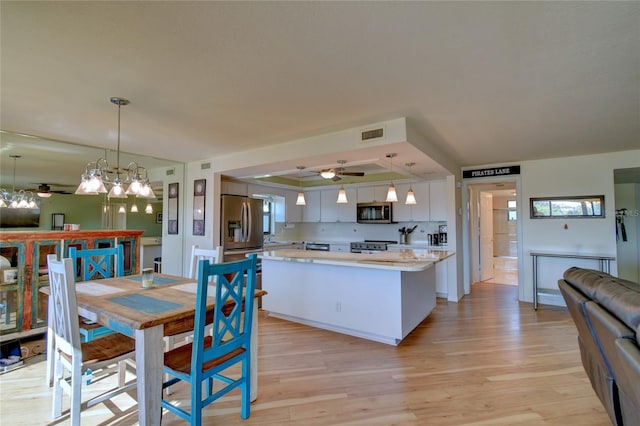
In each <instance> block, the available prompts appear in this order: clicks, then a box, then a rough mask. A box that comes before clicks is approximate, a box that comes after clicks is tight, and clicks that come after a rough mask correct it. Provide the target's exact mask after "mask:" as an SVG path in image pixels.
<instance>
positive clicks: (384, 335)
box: [259, 250, 453, 345]
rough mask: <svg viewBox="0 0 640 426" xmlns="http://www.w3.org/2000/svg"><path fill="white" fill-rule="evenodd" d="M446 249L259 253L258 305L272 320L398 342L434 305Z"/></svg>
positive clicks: (446, 254)
mask: <svg viewBox="0 0 640 426" xmlns="http://www.w3.org/2000/svg"><path fill="white" fill-rule="evenodd" d="M451 255H453V253H452V252H442V251H438V252H435V251H434V252H431V251H425V250H422V251H415V252H414V251H413V250H403V251H400V252H378V253H371V254H365V253H343V252H320V251H303V250H274V251H265V252H264V253H262V255H260V256H259V257H261V258H262V288H263V289H264V290H266V291H267V293H268V294H269V296H268V297H265V298H264V300H263V306H262V308H263V309H264V310H265V311H268V314H269V315H271V316H274V317H277V318H282V319H286V320H289V321H294V322H299V323H302V324H307V325H310V326H314V327H318V328H323V329H327V330H332V331H336V332H340V333H344V334H349V335H352V336H357V337H362V338H365V339H370V340H374V341H377V342H382V343H387V344H391V345H398V344H399V343H400V342H401V341H402V340H403V339H404V338H405V337H406V336H407V335H408V334H409V333H410V332H411V331H412V330H413V329H414V328H415V327H416V326H418V324H420V323H421V322H422V321H423V320H424V319H425V318H426V317H427V316H428V315H429V313H431V311H432V310H433V308H434V307H435V305H436V289H435V268H434V267H433V266H434V265H435V263H437V262H439V261H441V260H443V259H445V258H447V257H449V256H451Z"/></svg>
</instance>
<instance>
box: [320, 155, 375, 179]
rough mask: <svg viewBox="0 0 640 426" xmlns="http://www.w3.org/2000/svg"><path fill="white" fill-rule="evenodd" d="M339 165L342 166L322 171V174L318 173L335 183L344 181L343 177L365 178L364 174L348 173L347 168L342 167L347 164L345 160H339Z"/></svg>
mask: <svg viewBox="0 0 640 426" xmlns="http://www.w3.org/2000/svg"><path fill="white" fill-rule="evenodd" d="M337 163H338V164H340V167H335V168H330V169H322V170H320V172H318V174H319V175H320V176H321V177H322V178H324V179H331V180H333V181H334V182H337V181H339V180H340V179H342V176H364V172H348V171H346V170H345V168H344V167H342V166H344V164H345V163H346V161H345V160H338V161H337Z"/></svg>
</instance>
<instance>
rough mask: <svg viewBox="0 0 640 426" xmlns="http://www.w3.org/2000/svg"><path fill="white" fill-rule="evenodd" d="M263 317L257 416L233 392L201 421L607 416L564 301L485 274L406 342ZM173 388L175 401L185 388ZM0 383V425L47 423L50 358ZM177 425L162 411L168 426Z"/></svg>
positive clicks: (555, 421) (96, 419)
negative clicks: (547, 300)
mask: <svg viewBox="0 0 640 426" xmlns="http://www.w3.org/2000/svg"><path fill="white" fill-rule="evenodd" d="M263 315H264V314H262V315H261V318H260V328H259V333H260V334H259V345H260V349H259V354H260V356H259V371H260V374H259V393H258V400H257V401H256V402H255V403H253V404H252V409H251V417H250V418H249V419H248V420H246V421H242V419H241V417H240V413H239V404H240V403H239V394H238V393H233V394H231V395H230V396H229V397H227V398H226V400H222V401H220V402H217V403H214V404H213V405H210V406H209V407H208V408H207V409H206V411H205V416H206V417H205V421H204V422H203V424H207V425H209V424H211V425H213V424H218V425H234V424H246V425H270V426H272V425H273V426H275V425H297V426H298V425H305V426H314V425H323V426H324V425H362V426H365V425H366V426H371V425H374V426H375V425H456V426H460V425H475V426H480V425H491V426H495V425H528V426H529V425H534V426H535V425H546V426H548V425H562V426H565V425H594V426H595V425H610V424H611V423H610V422H609V420H608V417H607V415H606V413H605V411H604V409H603V407H602V405H601V404H600V401H599V400H598V399H597V397H596V396H595V393H594V392H593V390H592V389H591V385H590V384H589V381H588V379H587V377H586V375H585V373H584V370H583V368H582V365H581V363H580V354H579V352H578V344H577V339H576V329H575V326H574V324H573V322H572V321H571V319H570V317H569V314H568V312H567V310H566V309H564V308H558V307H552V306H547V305H541V306H540V308H539V309H538V311H534V310H533V309H532V305H531V304H530V303H519V302H518V301H517V287H514V286H508V285H496V284H488V283H482V284H480V285H474V286H473V287H472V294H471V295H469V296H466V297H465V298H464V299H463V300H462V302H460V303H457V304H456V303H449V302H447V301H445V300H442V299H438V304H437V307H436V308H435V310H434V311H433V313H432V314H431V315H430V316H429V318H427V319H426V320H425V321H424V322H423V323H422V324H421V325H420V326H419V327H418V328H417V329H416V330H414V331H413V332H412V333H411V334H410V335H409V336H408V338H407V339H406V340H405V341H404V342H403V343H402V344H401V345H399V346H398V347H393V346H388V345H384V344H381V343H374V342H369V341H367V340H363V339H358V338H355V337H349V336H344V335H341V334H336V333H332V332H329V331H323V330H318V329H314V328H309V327H306V326H302V325H298V324H294V323H289V322H286V321H282V320H278V319H274V318H265V317H264V316H263ZM99 386H100V385H91V386H89V387H88V388H86V389H88V390H92V389H93V388H94V387H96V389H97V387H99ZM84 390H85V389H83V392H84ZM176 391H177V392H176V393H174V394H173V395H172V397H173V398H174V399H182V398H184V397H186V395H187V393H186V389H184V388H180V387H177V388H176ZM0 392H1V398H0V404H1V405H0V424H3V425H12V426H16V425H44V424H50V423H49V422H50V419H49V413H50V406H51V391H50V390H49V388H48V387H46V386H45V384H44V362H35V363H34V362H32V363H29V365H27V366H25V367H24V368H21V369H19V370H16V371H13V372H10V373H7V374H4V375H2V376H0ZM234 392H235V391H234ZM65 404H68V400H65ZM185 404H188V403H187V402H186V401H185ZM135 409H136V405H135V400H134V399H133V398H131V397H129V396H127V395H125V396H121V399H118V400H117V401H115V404H112V403H109V405H108V406H105V405H99V406H96V407H93V408H92V409H90V410H89V411H87V412H84V413H83V425H98V424H101V425H108V424H118V425H130V424H136V422H137V415H136V412H135ZM112 411H114V412H115V414H114V413H112ZM51 424H55V423H51ZM57 424H66V420H65V421H62V422H58V423H57ZM178 424H184V423H183V422H180V421H178V420H176V418H175V417H174V416H173V415H170V414H165V416H164V418H163V425H178Z"/></svg>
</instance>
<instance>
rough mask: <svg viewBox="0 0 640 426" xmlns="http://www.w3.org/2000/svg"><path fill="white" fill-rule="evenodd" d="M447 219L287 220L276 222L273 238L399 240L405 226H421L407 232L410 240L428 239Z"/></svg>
mask: <svg viewBox="0 0 640 426" xmlns="http://www.w3.org/2000/svg"><path fill="white" fill-rule="evenodd" d="M446 224H447V222H399V223H392V224H389V225H383V224H361V223H340V222H335V223H304V222H302V223H296V224H295V227H293V228H286V229H285V226H284V223H276V233H275V235H274V236H273V237H272V239H273V240H279V241H328V242H351V241H363V240H386V241H397V242H399V241H400V232H399V231H398V229H400V228H402V227H408V228H412V227H413V226H414V225H418V227H417V228H416V229H415V230H414V231H413V232H412V233H411V234H409V235H408V243H410V244H411V243H414V244H417V243H425V244H426V243H427V239H428V238H427V234H435V233H438V226H439V225H446Z"/></svg>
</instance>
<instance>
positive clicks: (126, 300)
mask: <svg viewBox="0 0 640 426" xmlns="http://www.w3.org/2000/svg"><path fill="white" fill-rule="evenodd" d="M209 287H210V289H209V292H208V294H211V295H213V296H212V297H208V302H207V309H208V310H209V309H213V306H214V304H215V290H214V288H215V284H213V283H212V284H209ZM48 290H49V288H48V287H43V288H42V289H41V291H42V292H43V293H45V294H49V291H48ZM196 293H197V281H196V280H195V279H193V278H185V277H179V276H173V275H167V274H158V273H156V274H155V276H154V285H153V287H150V288H146V287H143V286H142V281H141V275H140V274H137V275H128V276H123V277H115V278H107V279H101V280H95V281H83V282H78V283H76V295H77V303H78V313H79V314H80V316H82V317H83V318H85V319H87V320H88V321H95V322H97V323H99V324H101V325H104V326H106V327H109V328H110V329H112V330H114V331H116V332H119V333H122V334H124V335H127V336H130V337H132V338H134V339H135V362H136V384H137V397H138V411H139V413H138V416H139V423H140V425H149V426H155V425H160V422H161V418H162V408H161V404H160V402H161V400H162V384H163V365H164V348H165V346H164V337H165V336H171V335H175V334H178V333H183V332H186V331H189V330H193V324H194V317H195V308H196ZM265 294H266V292H265V291H263V290H255V293H254V297H256V298H257V297H260V296H263V295H265ZM52 306H53V304H52V303H49V309H51V308H52ZM257 310H258V304H257V303H254V305H253V323H252V329H251V361H250V364H251V372H252V374H251V392H250V393H251V401H255V400H256V398H257V396H258V348H257V346H258V315H257ZM49 318H51V313H49ZM49 333H51V330H49ZM52 340H53V339H51V338H49V339H48V341H49V342H51V341H52ZM47 349H48V350H53V348H51V347H49V348H47ZM48 353H51V352H48ZM47 369H48V371H47V374H48V375H49V374H51V372H50V371H49V370H50V367H49V366H48V367H47Z"/></svg>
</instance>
